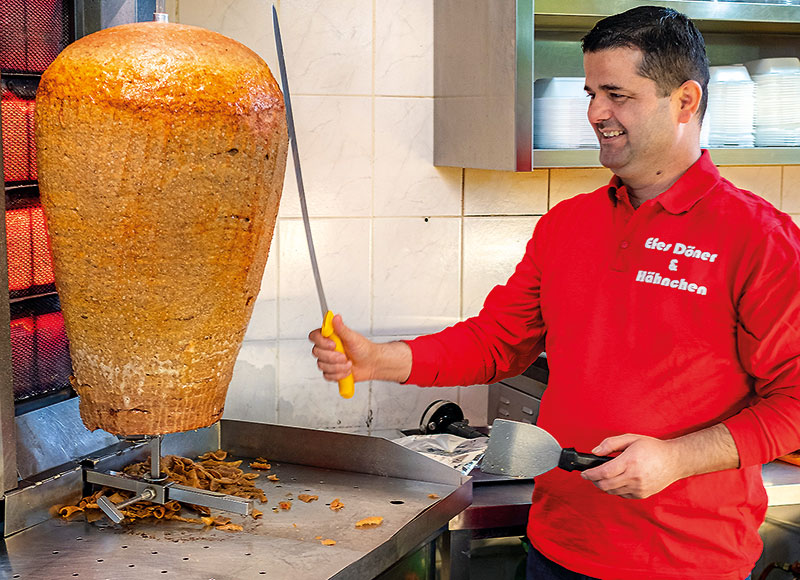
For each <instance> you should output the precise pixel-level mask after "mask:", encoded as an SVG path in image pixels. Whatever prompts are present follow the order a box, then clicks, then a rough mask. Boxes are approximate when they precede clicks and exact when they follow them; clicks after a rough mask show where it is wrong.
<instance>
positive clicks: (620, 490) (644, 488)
mask: <svg viewBox="0 0 800 580" xmlns="http://www.w3.org/2000/svg"><path fill="white" fill-rule="evenodd" d="M670 443H671V442H670V441H663V440H661V439H655V438H653V437H646V436H644V435H620V436H618V437H609V438H608V439H605V440H603V442H602V443H600V445H598V446H597V447H595V448H594V449H593V450H592V453H594V454H595V455H609V454H611V453H615V452H620V451H621V452H622V453H621V454H620V455H619V456H618V457H615V458H614V459H613V460H611V461H609V462H607V463H605V464H603V465H601V466H599V467H595V468H592V469H587V470H586V471H584V472H583V473H582V474H581V477H583V478H584V479H588V480H589V481H591V482H592V483H594V484H595V485H596V486H597V487H598V488H599V489H601V490H603V491H605V492H606V493H610V494H612V495H619V496H622V497H625V498H630V499H643V498H646V497H650V496H651V495H653V494H654V493H658V492H659V491H661V490H662V489H664V488H665V487H667V486H668V485H669V484H671V483H673V482H675V481H677V480H679V479H681V478H682V477H685V475H684V473H683V469H682V465H681V461H680V457H679V456H677V457H676V450H675V446H674V445H671V444H670Z"/></svg>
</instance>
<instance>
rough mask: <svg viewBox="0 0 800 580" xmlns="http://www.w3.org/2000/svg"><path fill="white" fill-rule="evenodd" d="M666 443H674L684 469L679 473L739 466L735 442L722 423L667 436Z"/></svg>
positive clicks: (686, 475)
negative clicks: (667, 440) (675, 435)
mask: <svg viewBox="0 0 800 580" xmlns="http://www.w3.org/2000/svg"><path fill="white" fill-rule="evenodd" d="M669 443H670V444H672V445H673V446H675V448H676V449H675V451H676V453H677V456H678V457H680V464H681V466H682V468H683V469H684V470H685V473H684V474H683V477H690V476H692V475H700V474H703V473H711V472H712V471H722V470H723V469H736V468H737V467H739V451H738V449H737V448H736V443H735V442H734V440H733V436H732V435H731V433H730V431H728V428H727V427H726V426H725V425H724V424H722V423H717V424H716V425H712V426H711V427H708V428H706V429H701V430H700V431H695V432H694V433H689V434H688V435H683V436H682V437H676V438H675V439H670V440H669Z"/></svg>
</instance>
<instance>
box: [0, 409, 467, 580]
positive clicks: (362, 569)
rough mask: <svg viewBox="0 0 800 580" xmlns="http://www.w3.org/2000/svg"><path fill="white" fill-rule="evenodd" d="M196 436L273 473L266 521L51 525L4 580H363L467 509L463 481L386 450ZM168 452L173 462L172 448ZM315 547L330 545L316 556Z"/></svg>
mask: <svg viewBox="0 0 800 580" xmlns="http://www.w3.org/2000/svg"><path fill="white" fill-rule="evenodd" d="M215 427H216V426H215ZM201 431H206V432H205V433H203V434H202V438H203V439H208V438H209V437H211V438H212V439H213V437H214V436H215V435H218V437H219V441H218V443H219V445H217V447H219V448H222V449H225V450H227V451H229V452H230V453H231V454H232V455H233V458H234V459H240V458H244V459H249V458H255V457H258V456H263V457H266V458H267V459H269V461H270V463H271V464H272V469H271V470H270V472H269V473H270V474H275V475H277V476H278V478H279V481H278V482H272V481H269V480H267V479H266V476H265V475H262V476H261V477H260V478H259V479H257V480H256V483H257V484H258V486H259V487H261V488H262V489H264V491H265V493H266V495H267V498H268V500H269V501H268V502H267V503H266V504H259V502H258V501H256V502H255V505H254V507H255V508H257V509H260V510H262V511H263V512H264V515H263V516H262V517H261V518H260V519H258V520H253V519H252V518H249V517H245V516H236V515H231V514H223V512H216V511H215V512H213V513H214V514H217V513H218V514H219V515H226V516H228V517H231V519H232V521H233V523H238V524H240V525H243V526H244V531H242V532H226V531H219V530H215V529H213V528H204V527H202V526H199V525H194V524H189V523H183V522H177V521H154V522H150V521H137V522H135V523H133V524H121V525H114V524H112V523H111V522H110V521H109V520H107V519H105V518H104V519H102V520H98V521H97V522H94V523H86V522H85V521H83V520H75V521H63V520H61V519H59V518H49V519H46V520H45V521H43V522H41V523H38V524H36V525H33V526H32V527H29V528H27V529H24V530H23V531H20V532H18V533H16V534H14V535H12V536H10V537H7V538H6V539H5V545H4V548H5V549H4V550H3V552H4V553H0V576H2V577H3V578H14V579H16V578H20V579H37V580H38V579H42V578H48V579H51V578H52V579H55V578H91V579H103V578H109V579H111V578H113V579H127V578H131V579H133V578H135V579H137V580H141V579H142V578H170V577H173V578H193V579H194V578H197V579H204V580H205V579H213V580H223V579H242V578H261V577H267V578H275V579H282V578H287V579H292V580H299V579H305V578H309V579H316V578H337V579H342V578H354V579H359V580H361V579H369V578H374V577H375V576H377V575H379V574H380V573H382V572H383V571H385V570H386V569H388V568H389V567H390V566H391V565H392V564H393V563H394V562H396V561H397V560H398V559H400V558H401V557H403V556H404V555H406V554H408V553H410V552H411V551H412V550H413V549H414V548H416V547H417V546H419V545H420V544H422V543H423V542H425V541H427V540H429V539H431V538H432V537H434V536H435V535H436V534H437V533H438V532H439V531H440V530H441V529H442V528H443V526H446V524H447V522H448V521H449V520H450V519H451V518H453V517H454V516H455V515H457V514H458V513H460V512H461V511H462V510H463V509H465V508H466V507H467V506H468V505H469V504H470V502H471V500H472V486H471V482H470V481H469V478H467V477H463V476H461V475H460V474H459V473H458V472H457V471H455V470H453V469H450V468H448V467H446V466H444V465H442V464H439V463H438V462H436V461H433V460H431V459H429V458H427V457H424V456H422V455H420V454H418V453H415V452H413V451H410V450H408V449H405V448H403V447H401V446H399V445H397V444H395V443H392V442H391V441H388V440H385V439H380V438H375V437H368V436H364V435H354V434H347V433H337V432H330V431H317V430H312V429H300V428H294V427H286V426H280V425H265V424H256V423H245V422H239V421H225V420H223V421H222V422H221V425H219V426H218V428H217V429H214V428H212V431H210V432H208V431H207V430H201ZM215 432H216V433H215ZM181 435H185V434H181ZM196 445H197V443H196V442H192V443H191V444H190V445H189V447H192V446H196ZM167 447H169V446H167ZM173 447H174V443H173ZM211 447H214V446H213V445H211ZM203 450H206V451H207V450H213V449H208V448H206V449H203ZM203 450H200V451H197V450H194V451H195V454H196V453H197V452H202V451H203ZM136 453H139V454H141V453H144V450H143V449H139V450H136V451H132V452H131V453H129V454H128V455H131V457H127V456H126V454H125V453H122V454H120V453H119V451H118V450H115V452H114V453H113V454H112V455H110V456H109V457H106V458H102V459H99V460H97V463H96V464H95V465H94V467H93V468H94V469H98V470H102V469H118V468H119V467H120V465H121V464H127V463H130V462H131V461H136V460H137V458H135V457H133V455H135V454H136ZM165 453H179V454H181V453H180V452H179V450H177V449H174V448H168V449H167V450H166V451H165ZM187 456H189V457H193V455H189V454H187ZM246 463H247V462H246V461H245V462H243V464H242V466H241V467H244V466H245V465H246ZM61 485H62V486H63V484H61ZM40 487H41V486H40ZM301 493H306V494H310V495H318V496H319V500H317V501H313V502H311V503H308V504H306V503H304V502H302V501H299V500H297V497H298V495H299V494H301ZM43 495H47V494H43ZM432 495H433V496H437V497H431V496H432ZM334 499H339V500H340V501H341V502H342V503H343V504H344V506H345V507H344V508H343V509H342V510H340V511H338V512H334V511H332V510H331V509H330V508H329V506H328V505H327V504H330V502H331V501H332V500H334ZM285 500H292V506H291V509H290V510H288V511H284V510H278V511H277V512H276V511H273V508H275V507H277V506H278V502H279V501H285ZM7 501H8V498H7ZM17 503H20V504H22V503H24V504H25V505H28V504H30V501H27V502H17ZM8 509H9V506H7V514H8ZM11 509H12V511H13V510H14V509H20V508H14V507H13V505H12V508H11ZM368 516H382V517H383V518H384V520H383V523H382V525H381V526H379V527H376V528H372V529H356V528H355V523H356V522H357V521H358V520H360V519H362V518H365V517H368ZM323 539H332V540H335V541H336V544H335V545H333V546H325V545H322V543H321V540H323Z"/></svg>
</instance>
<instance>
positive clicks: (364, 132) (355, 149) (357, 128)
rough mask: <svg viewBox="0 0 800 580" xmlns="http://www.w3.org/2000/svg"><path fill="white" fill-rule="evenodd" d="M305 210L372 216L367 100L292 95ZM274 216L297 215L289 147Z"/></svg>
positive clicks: (315, 213) (370, 126)
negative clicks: (277, 211)
mask: <svg viewBox="0 0 800 580" xmlns="http://www.w3.org/2000/svg"><path fill="white" fill-rule="evenodd" d="M292 105H293V106H294V121H295V126H296V128H297V145H298V150H299V153H300V166H301V168H302V173H303V183H304V185H305V192H306V201H307V204H308V213H309V214H310V215H312V216H337V217H354V216H369V215H371V214H372V129H373V124H372V98H371V97H303V96H299V97H293V98H292ZM279 215H280V216H281V217H296V216H299V215H300V202H299V201H298V193H297V179H296V177H295V169H294V162H293V160H292V155H291V151H290V152H289V158H288V161H287V163H286V177H285V179H284V186H283V196H282V199H281V206H280V212H279Z"/></svg>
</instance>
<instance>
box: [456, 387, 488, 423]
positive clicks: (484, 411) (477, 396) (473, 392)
mask: <svg viewBox="0 0 800 580" xmlns="http://www.w3.org/2000/svg"><path fill="white" fill-rule="evenodd" d="M458 391H459V393H458V405H459V406H460V407H461V410H462V411H464V418H465V419H468V420H469V424H470V425H472V426H473V427H482V426H485V425H486V424H487V423H488V421H487V416H488V407H489V386H488V385H472V386H469V387H459V388H458Z"/></svg>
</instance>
